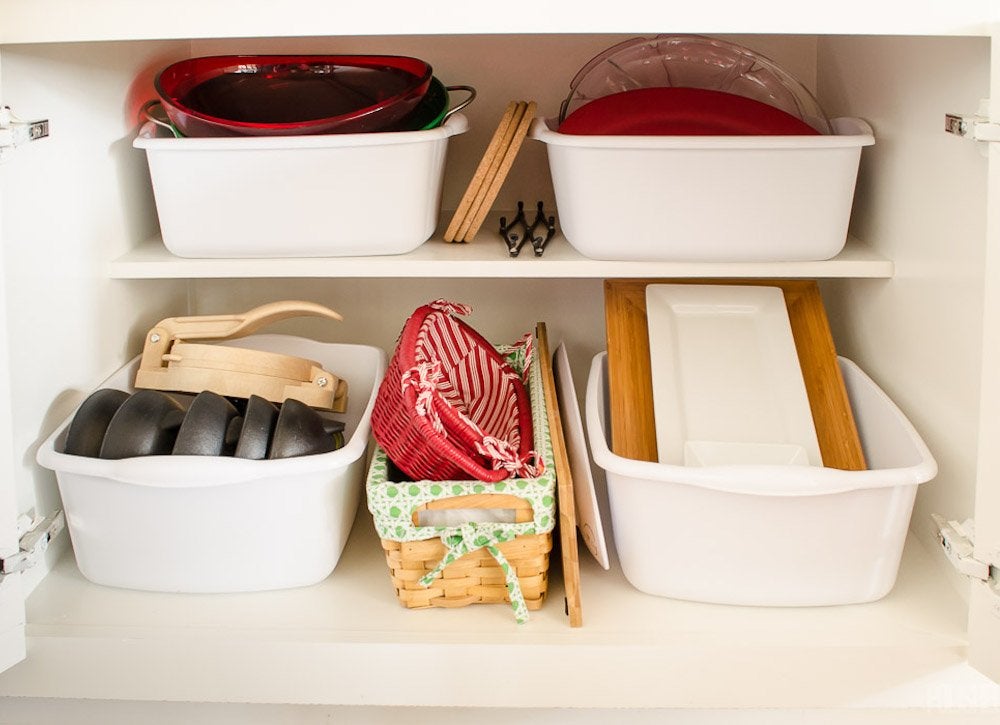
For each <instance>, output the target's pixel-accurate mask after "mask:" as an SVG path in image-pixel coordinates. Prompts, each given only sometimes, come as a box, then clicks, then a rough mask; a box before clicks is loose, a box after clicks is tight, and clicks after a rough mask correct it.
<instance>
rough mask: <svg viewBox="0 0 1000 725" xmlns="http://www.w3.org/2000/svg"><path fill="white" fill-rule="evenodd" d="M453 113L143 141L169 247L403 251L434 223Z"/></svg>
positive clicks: (459, 128) (241, 251)
mask: <svg viewBox="0 0 1000 725" xmlns="http://www.w3.org/2000/svg"><path fill="white" fill-rule="evenodd" d="M468 127H469V123H468V120H467V119H466V118H465V116H463V115H461V114H455V115H453V116H451V117H450V118H449V119H448V120H447V121H446V122H445V123H444V125H442V126H440V127H438V128H433V129H430V130H427V131H401V132H386V133H357V134H327V135H322V136H282V137H240V138H172V137H169V138H164V137H161V134H162V133H164V132H163V130H162V129H161V128H160V127H158V126H156V125H154V124H152V123H147V124H146V125H144V126H143V128H142V130H141V132H140V134H139V137H138V138H137V139H136V140H135V142H134V144H133V145H134V146H135V147H136V148H140V149H144V150H145V151H146V156H147V159H148V161H149V170H150V175H151V177H152V181H153V195H154V197H155V199H156V210H157V213H158V214H159V217H160V233H161V235H162V237H163V244H164V245H165V246H166V248H167V249H168V250H170V252H172V253H173V254H176V255H177V256H179V257H219V258H227V257H342V256H365V255H385V254H403V253H405V252H409V251H412V250H413V249H416V248H417V247H419V246H420V245H421V244H423V243H424V242H425V241H427V240H428V239H429V238H430V236H431V234H433V233H434V229H435V227H436V226H437V220H438V213H439V207H440V201H441V183H442V179H443V177H444V164H445V155H446V151H447V148H448V139H449V138H451V137H452V136H455V135H456V134H460V133H464V132H465V131H466V130H468Z"/></svg>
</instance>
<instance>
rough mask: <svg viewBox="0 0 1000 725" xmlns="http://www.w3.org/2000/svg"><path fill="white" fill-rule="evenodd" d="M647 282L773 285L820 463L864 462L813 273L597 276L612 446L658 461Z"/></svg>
mask: <svg viewBox="0 0 1000 725" xmlns="http://www.w3.org/2000/svg"><path fill="white" fill-rule="evenodd" d="M650 284H734V285H757V286H767V287H780V288H781V290H782V292H783V293H784V296H785V304H786V306H787V308H788V319H789V322H790V323H791V327H792V337H793V338H794V339H795V349H796V352H797V353H798V357H799V364H800V366H801V368H802V377H803V380H804V381H805V385H806V393H807V394H808V396H809V408H810V410H811V411H812V416H813V423H814V424H815V426H816V437H817V439H818V440H819V448H820V454H821V455H822V457H823V465H824V466H826V467H828V468H839V469H843V470H848V471H859V470H864V469H865V468H866V465H865V459H864V453H863V452H862V448H861V438H860V437H859V436H858V430H857V426H856V425H855V422H854V414H853V412H852V411H851V405H850V401H849V400H848V398H847V389H846V388H845V386H844V380H843V377H842V376H841V374H840V366H839V365H838V364H837V353H836V349H835V347H834V344H833V335H832V334H831V332H830V325H829V321H828V320H827V317H826V308H825V307H824V306H823V298H822V297H821V296H820V292H819V285H818V284H817V283H816V282H815V281H814V280H787V279H781V280H764V279H725V280H723V279H710V280H701V279H609V280H605V282H604V308H605V317H606V320H605V322H606V326H607V343H608V397H609V408H610V412H611V449H612V450H613V451H614V452H615V454H617V455H619V456H622V457H624V458H632V459H635V460H640V461H657V460H658V458H657V450H656V424H655V421H654V418H653V383H652V376H651V374H650V361H649V329H648V327H647V323H646V287H647V286H648V285H650Z"/></svg>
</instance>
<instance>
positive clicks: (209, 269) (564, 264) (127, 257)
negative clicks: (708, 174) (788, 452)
mask: <svg viewBox="0 0 1000 725" xmlns="http://www.w3.org/2000/svg"><path fill="white" fill-rule="evenodd" d="M499 216H500V214H499V213H498V214H495V215H494V217H495V218H493V219H491V222H494V223H490V224H488V225H485V226H484V228H483V231H482V232H480V234H479V236H478V238H477V239H476V241H474V242H471V243H468V244H449V243H447V242H444V241H442V239H441V235H440V234H438V235H435V237H433V238H432V239H431V240H429V241H428V242H426V243H424V244H422V245H421V246H420V247H418V248H417V249H416V250H414V251H413V252H410V253H409V254H401V255H392V256H378V257H327V258H321V259H190V258H182V257H177V256H174V255H173V254H171V253H170V252H168V251H167V249H166V247H164V246H163V242H162V241H161V239H160V238H159V237H155V238H153V239H149V240H147V241H145V242H144V243H142V244H141V245H139V246H138V247H136V248H135V249H133V250H132V251H130V252H128V253H126V254H124V255H122V256H121V257H119V258H117V259H115V260H114V261H113V262H112V263H111V267H110V270H109V276H111V277H112V278H114V279H168V278H170V279H206V278H255V277H271V278H276V277H339V278H346V277H367V278H372V277H406V278H414V277H424V278H474V277H480V278H486V277H496V278H503V279H536V278H546V279H555V278H563V279H568V278H576V279H583V278H591V279H593V278H606V277H747V278H749V277H781V278H785V277H806V278H828V277H842V278H843V277H852V278H889V277H892V275H893V262H892V261H891V260H889V259H886V258H885V257H883V256H881V255H879V254H877V253H876V252H874V251H873V250H872V249H871V248H870V247H869V246H867V245H866V244H864V243H863V242H861V241H859V240H857V239H853V238H851V239H849V240H848V242H847V245H846V246H845V247H844V250H843V251H842V252H841V253H840V254H839V255H837V256H836V257H834V258H833V259H831V260H827V261H822V262H753V263H718V262H701V263H695V262H608V261H602V260H596V259H588V258H587V257H584V256H583V255H581V254H580V253H579V252H577V251H576V250H575V249H573V247H571V246H570V245H569V243H568V242H567V241H566V239H565V238H564V237H563V236H562V235H561V234H559V233H557V234H556V236H555V237H554V238H553V239H552V241H550V242H549V244H548V246H547V247H546V249H545V253H544V254H543V255H542V256H541V257H535V255H534V254H533V253H532V251H531V249H530V246H527V245H526V246H525V248H523V249H522V250H521V253H520V255H519V256H517V257H515V258H511V257H509V256H508V254H507V250H506V247H505V246H504V244H503V242H502V240H501V239H500V238H499V236H498V235H497V234H495V233H489V232H487V230H495V229H497V228H498V225H499V222H498V220H499ZM509 216H510V215H509Z"/></svg>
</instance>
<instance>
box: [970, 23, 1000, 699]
mask: <svg viewBox="0 0 1000 725" xmlns="http://www.w3.org/2000/svg"><path fill="white" fill-rule="evenodd" d="M998 43H1000V28H998V32H997V33H996V34H995V35H994V36H993V53H992V71H993V73H992V79H993V80H992V84H991V95H990V98H991V99H992V103H991V107H990V109H989V112H990V118H991V120H993V121H994V122H997V121H1000V45H998ZM988 153H989V161H990V170H989V176H988V178H987V181H986V183H987V193H988V197H987V199H988V203H987V212H986V235H987V252H986V261H985V265H984V266H985V270H984V274H985V279H986V287H985V290H984V300H983V329H982V344H983V352H982V378H981V380H982V382H981V387H982V393H981V397H980V408H979V431H980V432H979V436H980V438H979V440H980V446H979V449H978V456H977V464H978V465H977V476H978V480H977V485H976V514H975V519H976V547H975V556H976V557H977V558H979V559H980V560H982V561H985V562H988V563H990V564H992V565H993V566H995V567H997V568H998V570H1000V486H998V484H1000V448H998V446H996V445H994V443H995V442H996V441H997V440H1000V144H997V143H992V144H990V145H989V151H988ZM969 638H970V648H969V662H970V663H971V664H973V665H974V666H975V667H977V668H979V669H980V670H982V671H983V672H985V673H986V674H987V675H989V676H990V677H992V678H993V679H995V680H1000V581H997V579H996V578H994V579H993V580H992V581H989V582H974V583H973V584H972V601H971V603H970V606H969Z"/></svg>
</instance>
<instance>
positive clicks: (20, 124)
mask: <svg viewBox="0 0 1000 725" xmlns="http://www.w3.org/2000/svg"><path fill="white" fill-rule="evenodd" d="M48 135H49V122H48V119H43V120H38V121H22V120H21V119H20V118H18V117H17V116H15V115H14V112H13V111H11V110H10V106H2V107H0V161H2V160H3V159H4V156H5V155H6V154H8V153H9V152H10V151H12V150H13V149H15V148H17V147H18V146H20V145H21V144H23V143H27V142H28V141H37V140H38V139H40V138H45V137H46V136H48Z"/></svg>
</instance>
